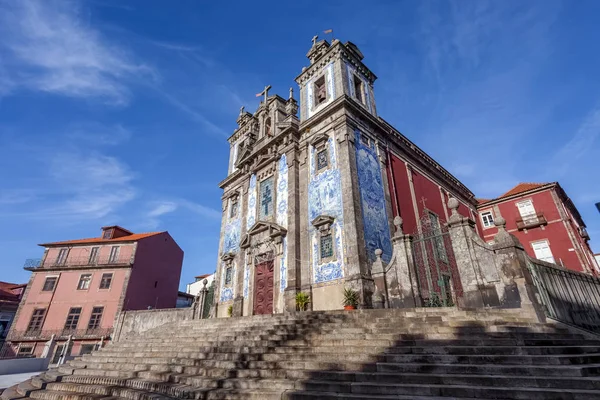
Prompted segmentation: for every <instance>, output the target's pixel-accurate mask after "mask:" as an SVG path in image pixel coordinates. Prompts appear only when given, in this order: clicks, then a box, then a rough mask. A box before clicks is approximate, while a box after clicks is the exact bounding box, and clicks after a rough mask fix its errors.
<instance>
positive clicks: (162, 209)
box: [148, 201, 177, 218]
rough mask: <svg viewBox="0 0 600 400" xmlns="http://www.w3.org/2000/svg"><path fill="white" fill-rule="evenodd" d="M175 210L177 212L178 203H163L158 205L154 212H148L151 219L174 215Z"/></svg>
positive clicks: (153, 209)
mask: <svg viewBox="0 0 600 400" xmlns="http://www.w3.org/2000/svg"><path fill="white" fill-rule="evenodd" d="M175 210H177V204H176V203H174V202H172V201H167V202H163V203H160V204H157V205H156V206H155V207H154V208H152V210H150V211H149V212H148V217H151V218H156V217H160V216H161V215H164V214H169V213H172V212H173V211H175Z"/></svg>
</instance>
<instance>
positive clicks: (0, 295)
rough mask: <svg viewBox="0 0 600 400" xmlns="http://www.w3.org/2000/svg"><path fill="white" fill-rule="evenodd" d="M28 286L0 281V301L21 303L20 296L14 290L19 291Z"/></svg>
mask: <svg viewBox="0 0 600 400" xmlns="http://www.w3.org/2000/svg"><path fill="white" fill-rule="evenodd" d="M25 286H27V284H26V283H23V284H19V283H9V282H2V281H0V300H8V301H17V302H18V301H19V294H18V293H15V292H14V291H13V290H14V289H19V288H22V287H25Z"/></svg>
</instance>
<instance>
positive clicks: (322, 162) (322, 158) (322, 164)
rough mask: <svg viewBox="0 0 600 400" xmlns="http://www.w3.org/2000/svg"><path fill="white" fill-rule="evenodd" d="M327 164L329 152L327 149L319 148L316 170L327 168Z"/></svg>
mask: <svg viewBox="0 0 600 400" xmlns="http://www.w3.org/2000/svg"><path fill="white" fill-rule="evenodd" d="M328 165H329V154H327V149H324V150H321V151H319V152H318V153H317V171H320V170H322V169H325V168H327V166H328Z"/></svg>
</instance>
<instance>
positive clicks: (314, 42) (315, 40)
mask: <svg viewBox="0 0 600 400" xmlns="http://www.w3.org/2000/svg"><path fill="white" fill-rule="evenodd" d="M318 38H319V35H315V36H313V38H312V43H313V46H314V45H316V44H317V39H318Z"/></svg>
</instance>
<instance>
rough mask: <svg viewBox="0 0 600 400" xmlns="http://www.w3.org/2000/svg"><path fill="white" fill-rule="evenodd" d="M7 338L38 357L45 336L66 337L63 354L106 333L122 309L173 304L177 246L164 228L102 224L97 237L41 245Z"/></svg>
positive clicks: (83, 348)
mask: <svg viewBox="0 0 600 400" xmlns="http://www.w3.org/2000/svg"><path fill="white" fill-rule="evenodd" d="M40 246H43V247H45V252H44V256H43V258H42V259H41V260H39V261H38V262H33V263H31V262H30V263H28V264H26V266H25V269H26V270H29V271H31V272H32V274H31V278H30V280H29V283H28V284H27V288H26V289H25V293H24V295H23V300H22V301H21V305H20V306H19V309H18V311H17V314H16V316H15V322H14V323H13V324H12V327H11V330H10V333H9V336H8V339H7V340H9V341H11V342H12V343H13V344H14V346H15V347H16V348H17V349H16V350H17V352H18V353H19V355H20V356H27V355H29V354H32V355H36V356H38V355H39V354H41V352H42V350H43V344H44V342H45V341H47V340H48V339H49V338H50V336H51V335H53V334H54V335H55V338H58V339H59V346H57V354H60V351H62V348H61V345H60V343H63V345H64V343H66V340H67V338H68V337H69V336H71V337H72V339H73V340H72V343H73V344H72V349H71V351H70V353H69V354H71V355H79V354H82V353H85V352H89V351H91V350H92V349H93V348H94V346H96V345H97V344H98V343H99V342H100V341H102V340H107V339H108V338H110V335H111V333H112V328H113V326H114V323H115V317H116V316H117V314H118V313H119V312H120V311H121V310H142V309H149V308H174V307H175V306H176V303H177V293H178V287H179V278H180V275H181V265H182V262H183V251H182V250H181V248H179V246H178V245H177V243H176V242H175V240H173V238H172V237H171V235H169V233H168V232H151V233H137V234H136V233H132V232H130V231H128V230H126V229H123V228H121V227H119V226H107V227H104V228H102V235H101V236H100V237H97V238H90V239H77V240H68V241H63V242H54V243H46V244H41V245H40Z"/></svg>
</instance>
